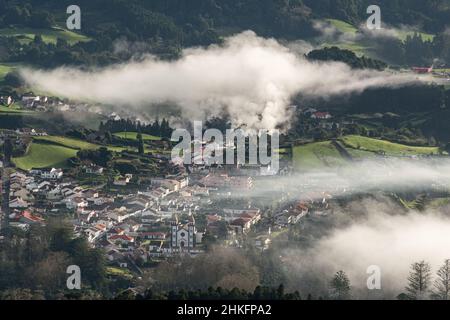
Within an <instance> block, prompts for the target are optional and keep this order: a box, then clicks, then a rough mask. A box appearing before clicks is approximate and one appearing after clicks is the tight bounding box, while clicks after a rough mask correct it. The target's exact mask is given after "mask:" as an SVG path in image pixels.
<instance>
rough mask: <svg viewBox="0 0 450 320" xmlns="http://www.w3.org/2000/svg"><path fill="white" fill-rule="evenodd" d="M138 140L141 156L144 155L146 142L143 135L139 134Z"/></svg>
mask: <svg viewBox="0 0 450 320" xmlns="http://www.w3.org/2000/svg"><path fill="white" fill-rule="evenodd" d="M136 138H137V141H138V152H139V154H144V140H143V139H142V134H141V133H140V132H139V133H138V134H137V136H136Z"/></svg>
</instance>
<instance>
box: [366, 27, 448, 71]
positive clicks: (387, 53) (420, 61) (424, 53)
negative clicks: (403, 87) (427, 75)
mask: <svg viewBox="0 0 450 320" xmlns="http://www.w3.org/2000/svg"><path fill="white" fill-rule="evenodd" d="M374 43H375V51H376V53H377V54H378V55H379V56H382V57H383V58H385V59H386V60H388V61H389V62H391V63H394V64H397V65H402V66H423V67H425V66H426V67H429V66H431V65H433V64H434V66H435V67H438V66H440V65H445V66H447V65H448V61H449V60H450V34H449V33H448V31H444V32H442V33H438V34H437V35H436V36H435V37H434V38H433V39H432V40H430V39H424V38H423V37H422V35H421V34H419V33H415V34H413V35H408V36H407V37H406V39H405V40H404V41H402V40H400V39H396V38H392V37H385V38H380V39H377V41H374Z"/></svg>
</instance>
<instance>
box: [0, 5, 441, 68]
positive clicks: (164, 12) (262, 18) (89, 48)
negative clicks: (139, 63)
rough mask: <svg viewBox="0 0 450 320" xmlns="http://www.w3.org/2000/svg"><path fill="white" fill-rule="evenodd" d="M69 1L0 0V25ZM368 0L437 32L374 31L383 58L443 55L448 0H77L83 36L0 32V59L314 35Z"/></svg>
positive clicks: (60, 61)
mask: <svg viewBox="0 0 450 320" xmlns="http://www.w3.org/2000/svg"><path fill="white" fill-rule="evenodd" d="M71 4H73V3H72V2H71V1H68V0H62V1H52V0H34V1H30V0H28V1H16V0H7V1H2V2H1V3H0V28H6V27H10V26H14V27H32V28H45V29H48V28H50V27H52V26H55V25H61V26H64V25H65V19H66V18H67V15H66V14H65V12H66V8H67V7H68V6H69V5H71ZM370 4H379V5H380V6H381V8H382V10H383V11H382V12H383V21H384V22H386V23H388V24H392V25H399V24H406V25H414V26H417V25H419V26H422V27H423V28H425V30H428V31H429V32H432V33H437V34H438V36H437V37H436V38H435V39H434V41H432V42H430V43H428V42H426V41H423V42H420V41H419V40H418V39H417V37H411V38H410V39H407V40H406V42H402V41H400V40H396V39H385V40H383V39H380V40H378V39H377V41H375V42H377V43H378V42H379V41H380V42H381V41H385V42H383V43H382V44H383V45H381V46H379V48H378V50H379V51H380V52H381V51H382V53H383V54H386V55H387V56H388V57H390V60H389V62H391V61H392V62H394V63H397V64H402V65H404V64H419V65H420V64H428V63H429V61H430V60H431V61H432V60H433V59H434V58H440V59H442V60H444V61H445V59H447V60H448V58H449V43H450V42H449V41H448V36H449V35H448V33H446V32H445V30H446V27H447V26H448V19H447V18H448V16H449V15H450V13H449V12H450V11H449V9H448V8H449V7H450V6H449V0H443V1H422V0H420V1H418V0H410V1H408V5H407V6H405V5H404V3H403V1H401V0H395V1H386V0H378V1H369V0H363V1H361V0H339V1H335V0H320V1H317V0H314V1H312V0H262V1H261V0H260V1H254V0H232V1H221V0H196V1H189V0H153V1H141V0H96V1H92V0H79V1H78V2H77V5H79V6H80V8H82V33H83V34H86V35H88V36H89V37H90V38H91V39H92V40H91V41H89V42H82V43H77V44H68V43H67V42H65V41H63V40H61V39H59V40H58V41H57V43H56V44H45V43H43V42H42V41H41V40H42V39H41V38H40V37H36V39H34V41H31V42H30V43H25V42H23V41H19V40H18V39H17V38H9V37H0V47H1V48H2V50H0V61H9V62H19V61H20V62H26V63H30V64H34V65H39V66H42V67H46V68H51V67H55V66H59V65H83V66H86V65H87V66H89V65H90V66H92V65H95V66H103V65H107V64H111V63H115V62H119V61H126V60H128V59H130V58H132V57H134V56H136V54H144V53H151V54H154V55H157V56H159V57H161V58H164V59H175V58H177V57H179V55H180V53H181V50H182V48H185V47H191V46H206V45H210V44H217V43H220V42H221V41H222V40H221V34H224V31H227V30H233V32H239V31H244V30H249V29H251V30H254V31H255V32H256V33H257V34H259V35H262V36H266V37H276V38H283V39H299V38H303V39H305V38H309V37H313V36H316V35H318V32H317V30H315V29H314V28H313V21H314V19H323V18H330V17H331V18H337V19H342V20H344V21H348V22H351V23H353V24H355V25H359V24H360V23H362V22H364V21H365V19H367V13H366V9H367V7H368V5H370ZM118 40H119V42H118ZM122 40H123V41H122ZM137 43H138V44H139V45H135V44H137ZM367 63H369V64H370V62H367Z"/></svg>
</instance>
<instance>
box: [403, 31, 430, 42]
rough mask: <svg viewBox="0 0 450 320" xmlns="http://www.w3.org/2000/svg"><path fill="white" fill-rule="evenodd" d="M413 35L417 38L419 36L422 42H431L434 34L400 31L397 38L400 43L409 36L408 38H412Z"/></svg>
mask: <svg viewBox="0 0 450 320" xmlns="http://www.w3.org/2000/svg"><path fill="white" fill-rule="evenodd" d="M414 33H417V34H418V35H419V36H421V37H422V40H423V41H433V39H434V37H435V35H434V34H430V33H425V32H419V31H417V32H415V31H400V32H398V38H399V39H400V40H401V41H405V40H406V38H407V37H408V36H410V37H412V36H414Z"/></svg>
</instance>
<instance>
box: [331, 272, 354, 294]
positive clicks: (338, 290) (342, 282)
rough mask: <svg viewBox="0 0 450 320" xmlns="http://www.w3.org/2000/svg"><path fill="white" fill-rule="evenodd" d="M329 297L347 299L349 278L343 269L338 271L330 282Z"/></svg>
mask: <svg viewBox="0 0 450 320" xmlns="http://www.w3.org/2000/svg"><path fill="white" fill-rule="evenodd" d="M330 287H331V297H332V299H335V300H348V299H350V298H351V295H350V291H351V289H350V280H349V278H348V277H347V275H346V274H345V272H344V271H338V272H337V273H336V274H335V275H334V277H333V279H332V280H331V282H330Z"/></svg>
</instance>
